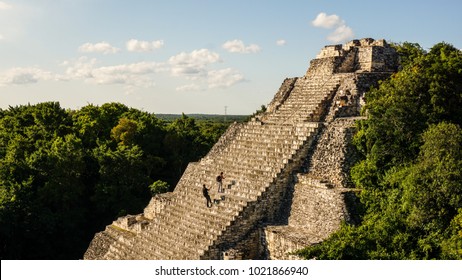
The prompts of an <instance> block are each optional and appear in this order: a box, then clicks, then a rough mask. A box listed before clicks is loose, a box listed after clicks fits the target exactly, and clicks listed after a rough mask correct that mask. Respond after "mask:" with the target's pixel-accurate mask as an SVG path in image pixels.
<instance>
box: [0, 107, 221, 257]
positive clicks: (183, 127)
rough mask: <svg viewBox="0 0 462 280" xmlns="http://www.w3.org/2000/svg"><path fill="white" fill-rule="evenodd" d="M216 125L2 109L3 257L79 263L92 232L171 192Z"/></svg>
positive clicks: (113, 110)
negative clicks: (206, 126) (205, 127)
mask: <svg viewBox="0 0 462 280" xmlns="http://www.w3.org/2000/svg"><path fill="white" fill-rule="evenodd" d="M219 129H222V127H216V126H215V128H213V126H212V127H208V128H207V129H202V128H201V127H199V126H198V125H197V124H196V123H195V120H194V119H192V118H189V117H187V116H183V117H182V118H181V119H178V120H177V121H175V122H173V123H170V124H166V123H164V122H163V121H162V120H160V119H158V118H157V117H156V116H155V115H153V114H150V113H147V112H142V111H139V110H136V109H132V108H128V107H127V106H125V105H123V104H119V103H108V104H104V105H102V106H94V105H88V106H85V107H83V108H81V109H79V110H74V111H72V110H65V109H63V108H61V107H60V105H59V103H57V102H47V103H41V104H37V105H27V106H17V107H10V108H9V109H7V110H0V239H1V245H0V256H1V258H2V259H78V258H81V257H82V256H83V253H84V251H85V250H86V248H87V247H88V244H89V242H90V240H91V238H92V237H93V235H94V234H95V232H97V231H100V230H103V229H104V226H106V225H107V224H109V223H111V222H112V221H113V220H115V219H116V218H117V217H118V216H121V215H125V214H137V213H140V212H142V211H143V208H144V207H145V206H146V205H147V203H148V201H149V199H150V198H151V196H152V195H154V194H157V193H161V192H166V191H169V190H171V189H170V188H169V186H174V185H176V183H177V181H178V180H179V178H180V176H181V174H182V172H183V171H184V169H185V167H186V165H187V163H188V162H189V161H194V160H197V159H199V158H201V157H202V156H204V155H205V153H207V152H208V150H209V149H210V147H211V146H212V145H213V144H214V141H216V140H217V135H218V134H219V133H220V131H218V132H217V130H219ZM211 135H213V136H211Z"/></svg>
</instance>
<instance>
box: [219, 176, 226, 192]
mask: <svg viewBox="0 0 462 280" xmlns="http://www.w3.org/2000/svg"><path fill="white" fill-rule="evenodd" d="M223 179H225V176H223V172H221V173H220V175H218V176H217V184H218V192H219V193H223V192H225V191H224V190H223Z"/></svg>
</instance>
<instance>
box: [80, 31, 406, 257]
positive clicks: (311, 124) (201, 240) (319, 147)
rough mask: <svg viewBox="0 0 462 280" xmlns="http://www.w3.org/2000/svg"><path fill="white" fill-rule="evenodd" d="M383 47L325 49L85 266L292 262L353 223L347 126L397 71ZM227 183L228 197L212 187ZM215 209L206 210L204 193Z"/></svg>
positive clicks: (97, 240)
mask: <svg viewBox="0 0 462 280" xmlns="http://www.w3.org/2000/svg"><path fill="white" fill-rule="evenodd" d="M395 56H396V53H395V52H394V50H392V49H391V48H390V47H389V46H388V44H387V43H386V42H385V41H383V40H378V41H375V40H372V39H362V40H354V41H351V42H349V43H347V44H345V45H343V46H342V45H337V46H327V47H325V48H324V49H322V50H321V52H320V54H319V55H318V56H317V58H316V59H314V60H312V61H311V62H310V67H309V69H308V70H307V72H306V74H305V76H303V77H299V78H291V79H286V80H285V81H284V82H283V83H282V85H281V87H280V89H279V91H278V92H277V93H276V95H275V97H274V98H273V100H272V101H271V102H270V103H269V105H268V110H267V111H266V112H265V113H262V114H260V115H259V116H256V117H255V118H254V119H253V120H251V121H249V122H247V123H243V124H233V125H232V126H230V128H229V129H228V130H227V132H226V133H225V134H224V135H223V136H222V137H221V138H220V140H219V141H218V143H217V144H216V145H215V146H214V147H213V148H212V149H211V151H210V152H209V153H208V154H207V155H206V156H205V157H204V158H202V159H201V160H200V161H199V162H196V163H190V164H189V165H188V167H187V169H186V171H185V172H184V174H183V176H182V177H181V179H180V181H179V182H178V184H177V186H176V187H175V190H174V191H173V192H172V193H167V194H162V195H158V196H156V197H154V198H153V199H152V200H151V202H150V203H149V205H148V206H147V207H146V209H145V211H144V213H142V214H139V215H134V216H130V215H129V216H125V217H122V218H120V219H118V220H117V221H114V223H112V224H111V225H108V226H107V227H106V229H105V231H103V232H100V233H97V234H96V235H95V237H94V239H93V240H92V242H91V244H90V246H89V248H88V249H87V251H86V253H85V255H84V258H85V259H163V260H171V259H259V258H267V259H296V258H297V257H296V256H294V255H292V254H291V252H293V251H294V250H297V249H300V248H303V247H304V246H309V245H311V244H315V243H318V242H322V240H324V239H325V238H327V237H328V236H329V235H330V234H331V233H332V232H334V231H335V230H336V229H338V227H339V226H340V224H341V223H342V222H343V221H346V222H354V221H355V218H354V215H353V214H354V203H351V202H352V201H353V202H354V201H355V198H354V197H355V195H354V194H355V192H354V191H352V189H347V188H345V187H350V186H351V183H350V182H349V180H348V178H349V177H348V172H349V168H350V167H351V165H352V164H353V161H354V160H355V158H354V150H353V149H351V146H350V145H349V142H350V139H351V137H352V135H353V133H354V121H355V119H356V118H357V117H358V115H359V112H360V110H361V104H363V102H362V101H363V97H364V94H365V92H366V91H367V90H368V89H369V87H370V86H373V85H375V84H377V82H378V80H380V79H383V78H386V77H387V76H388V75H390V73H391V72H390V71H392V70H393V69H396V68H397V66H396V65H395V64H396V61H397V60H396V59H395ZM222 171H223V172H224V173H225V178H226V179H225V182H224V185H225V192H224V193H218V192H217V187H216V182H215V177H216V176H217V175H218V174H219V173H220V172H222ZM203 184H205V185H206V186H208V187H211V189H210V191H209V193H210V195H211V197H212V199H213V200H214V204H213V206H212V207H211V208H208V207H206V205H205V199H204V197H203V196H202V185H203Z"/></svg>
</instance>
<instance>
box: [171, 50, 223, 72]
mask: <svg viewBox="0 0 462 280" xmlns="http://www.w3.org/2000/svg"><path fill="white" fill-rule="evenodd" d="M168 62H169V64H170V65H171V73H172V75H173V76H186V77H190V78H192V79H195V78H198V77H200V76H204V75H206V72H207V71H206V68H207V66H208V65H210V64H212V63H216V62H221V58H220V55H218V54H217V53H214V52H211V51H209V50H208V49H200V50H194V51H192V52H190V53H185V52H182V53H179V54H177V55H175V56H172V57H170V58H169V60H168Z"/></svg>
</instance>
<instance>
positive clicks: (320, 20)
mask: <svg viewBox="0 0 462 280" xmlns="http://www.w3.org/2000/svg"><path fill="white" fill-rule="evenodd" d="M311 24H312V25H313V26H315V27H320V28H326V29H334V28H335V30H334V32H332V33H331V34H329V36H327V40H329V41H331V42H334V43H339V42H342V41H346V40H348V39H352V38H353V37H354V32H353V29H351V27H349V26H347V25H346V23H345V21H344V20H343V19H341V18H340V17H339V16H337V15H327V14H326V13H319V14H318V15H317V16H316V18H315V19H314V20H313V21H312V22H311Z"/></svg>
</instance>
